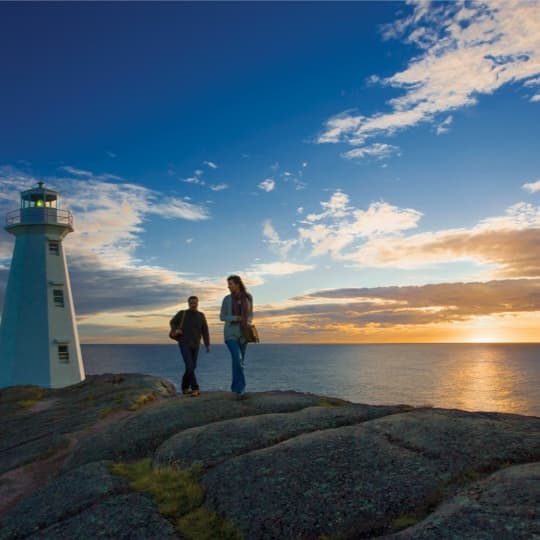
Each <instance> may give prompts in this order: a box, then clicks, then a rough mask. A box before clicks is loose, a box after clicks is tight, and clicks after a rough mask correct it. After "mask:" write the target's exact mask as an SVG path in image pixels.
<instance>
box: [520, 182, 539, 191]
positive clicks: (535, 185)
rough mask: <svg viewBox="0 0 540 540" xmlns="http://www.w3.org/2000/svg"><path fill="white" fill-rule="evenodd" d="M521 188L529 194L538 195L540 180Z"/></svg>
mask: <svg viewBox="0 0 540 540" xmlns="http://www.w3.org/2000/svg"><path fill="white" fill-rule="evenodd" d="M521 187H522V188H523V189H524V190H525V191H528V192H529V193H536V192H537V191H540V180H537V181H536V182H531V183H529V184H523V185H522V186H521Z"/></svg>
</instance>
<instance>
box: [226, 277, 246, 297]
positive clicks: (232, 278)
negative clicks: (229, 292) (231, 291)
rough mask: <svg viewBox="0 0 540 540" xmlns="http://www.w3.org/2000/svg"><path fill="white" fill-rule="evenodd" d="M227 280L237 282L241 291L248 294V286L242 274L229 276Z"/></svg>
mask: <svg viewBox="0 0 540 540" xmlns="http://www.w3.org/2000/svg"><path fill="white" fill-rule="evenodd" d="M227 281H232V282H233V283H236V285H238V286H239V287H240V292H241V293H243V294H247V290H246V286H245V285H244V283H243V282H242V278H241V277H240V276H236V275H232V276H229V277H228V278H227Z"/></svg>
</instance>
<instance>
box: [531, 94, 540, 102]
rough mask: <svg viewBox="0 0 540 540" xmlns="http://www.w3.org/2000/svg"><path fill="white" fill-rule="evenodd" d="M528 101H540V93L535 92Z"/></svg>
mask: <svg viewBox="0 0 540 540" xmlns="http://www.w3.org/2000/svg"><path fill="white" fill-rule="evenodd" d="M529 101H531V102H532V103H537V102H538V101H540V94H535V95H534V96H533V97H532V98H531V99H530V100H529Z"/></svg>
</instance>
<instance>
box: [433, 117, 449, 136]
mask: <svg viewBox="0 0 540 540" xmlns="http://www.w3.org/2000/svg"><path fill="white" fill-rule="evenodd" d="M452 122H453V118H452V116H451V115H450V116H447V117H446V118H445V119H444V120H443V121H442V122H441V123H440V124H439V125H438V126H437V129H436V130H435V131H436V133H437V135H444V134H445V133H448V132H449V131H450V125H451V124H452Z"/></svg>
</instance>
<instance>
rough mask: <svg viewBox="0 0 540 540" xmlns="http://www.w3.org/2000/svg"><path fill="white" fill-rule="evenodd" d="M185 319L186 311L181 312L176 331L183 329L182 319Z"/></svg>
mask: <svg viewBox="0 0 540 540" xmlns="http://www.w3.org/2000/svg"><path fill="white" fill-rule="evenodd" d="M185 318H186V310H185V309H183V310H182V318H181V319H180V326H179V327H178V330H183V329H184V319H185Z"/></svg>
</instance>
